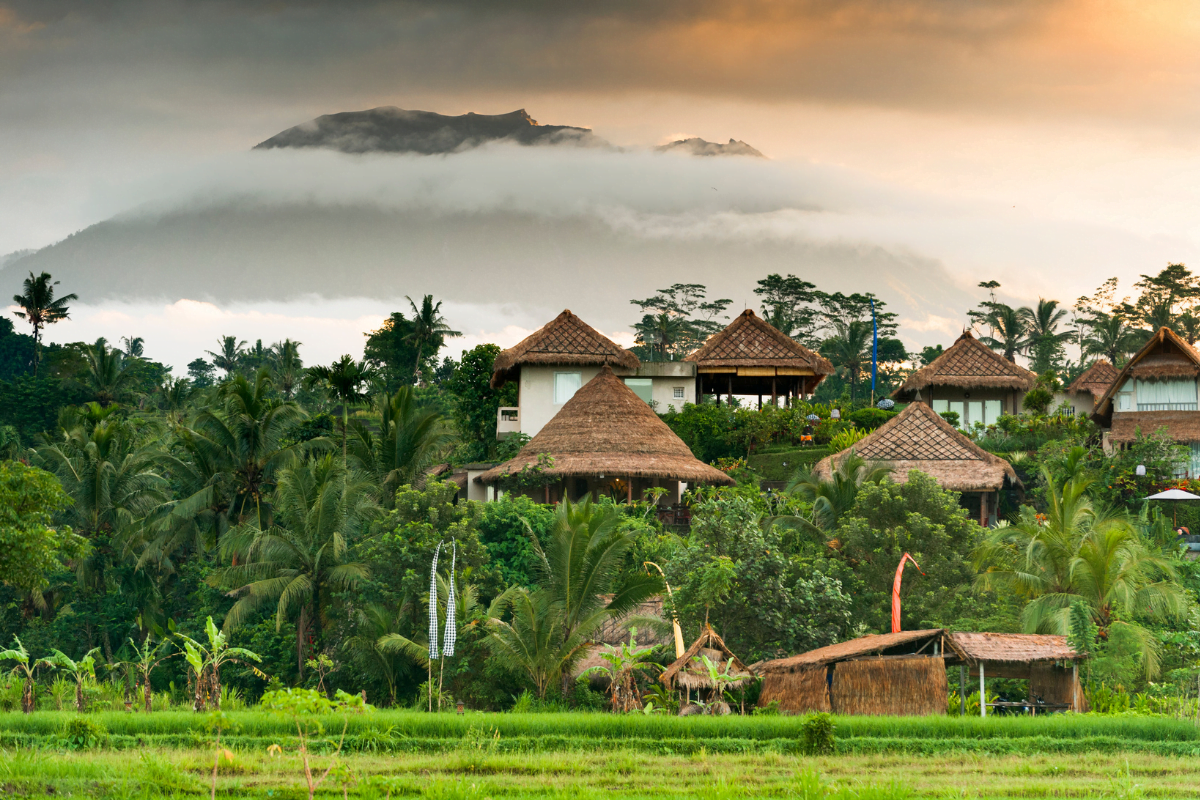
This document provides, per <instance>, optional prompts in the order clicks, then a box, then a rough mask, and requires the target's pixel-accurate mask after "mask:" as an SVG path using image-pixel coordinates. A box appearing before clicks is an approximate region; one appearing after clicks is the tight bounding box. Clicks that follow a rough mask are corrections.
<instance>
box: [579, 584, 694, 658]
mask: <svg viewBox="0 0 1200 800" xmlns="http://www.w3.org/2000/svg"><path fill="white" fill-rule="evenodd" d="M601 598H602V599H603V600H604V602H605V603H609V602H612V598H613V595H611V594H609V595H601ZM662 612H663V599H662V598H661V597H651V598H649V599H647V600H644V601H643V602H641V603H638V604H637V605H636V606H634V607H633V608H632V609H630V610H629V611H628V612H627V613H625V614H622V615H621V616H619V617H606V618H605V620H604V622H602V623H600V627H598V628H596V630H594V631H593V632H592V634H591V639H592V641H593V642H595V643H596V644H608V645H618V644H625V643H627V642H628V641H629V629H630V628H631V627H636V628H637V629H638V630H637V643H638V646H639V649H640V647H641V645H646V646H648V647H654V646H656V645H660V644H671V643H672V642H674V641H675V637H674V636H673V635H672V633H671V624H670V623H669V622H667V621H665V620H664V619H663V615H662ZM649 623H652V624H649Z"/></svg>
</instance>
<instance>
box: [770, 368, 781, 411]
mask: <svg viewBox="0 0 1200 800" xmlns="http://www.w3.org/2000/svg"><path fill="white" fill-rule="evenodd" d="M775 380H776V378H775V376H774V375H772V376H771V405H773V406H775V407H776V408H779V392H778V391H776V386H775Z"/></svg>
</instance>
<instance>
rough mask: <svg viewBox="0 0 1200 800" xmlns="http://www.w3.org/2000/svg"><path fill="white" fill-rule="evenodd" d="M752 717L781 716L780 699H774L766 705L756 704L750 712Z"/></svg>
mask: <svg viewBox="0 0 1200 800" xmlns="http://www.w3.org/2000/svg"><path fill="white" fill-rule="evenodd" d="M750 716H752V717H778V716H779V701H778V700H772V701H771V702H769V703H767V704H766V705H765V706H755V707H754V710H753V711H751V712H750Z"/></svg>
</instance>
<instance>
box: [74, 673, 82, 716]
mask: <svg viewBox="0 0 1200 800" xmlns="http://www.w3.org/2000/svg"><path fill="white" fill-rule="evenodd" d="M75 710H76V711H78V712H79V713H80V714H82V713H83V681H82V680H76V681H75Z"/></svg>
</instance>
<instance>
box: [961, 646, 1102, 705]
mask: <svg viewBox="0 0 1200 800" xmlns="http://www.w3.org/2000/svg"><path fill="white" fill-rule="evenodd" d="M949 644H950V647H949V648H948V650H947V664H949V665H953V664H955V663H957V665H958V667H959V694H960V695H964V694H968V693H970V692H971V691H974V688H978V689H979V690H981V691H982V690H984V688H985V682H986V679H987V678H1017V679H1019V680H1026V681H1029V695H1028V698H1027V699H1026V700H1025V701H1023V702H1022V701H1008V702H1000V703H997V704H996V706H995V707H1005V706H1017V707H1021V708H1025V709H1028V710H1029V711H1030V712H1031V713H1035V714H1036V713H1037V712H1038V711H1039V710H1042V711H1067V710H1070V711H1086V710H1087V699H1086V698H1085V697H1084V695H1083V688H1082V687H1081V685H1080V683H1079V662H1080V661H1082V660H1083V659H1084V658H1085V657H1086V656H1085V655H1084V654H1081V653H1077V652H1075V650H1074V648H1072V647H1071V645H1070V644H1068V643H1067V637H1065V636H1053V635H1044V634H1034V633H968V632H959V633H952V634H950V642H949ZM968 675H969V676H970V677H971V678H976V679H978V681H979V685H978V687H974V684H973V683H970V684H969V683H968V680H967V678H968ZM980 714H982V715H986V714H987V707H986V705H985V706H984V707H982V708H980Z"/></svg>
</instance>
